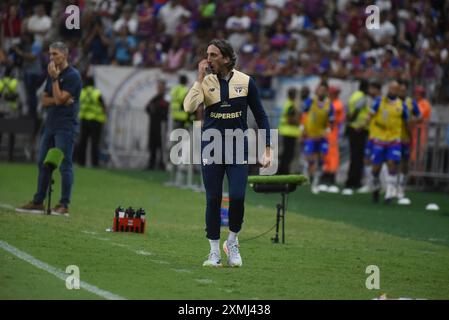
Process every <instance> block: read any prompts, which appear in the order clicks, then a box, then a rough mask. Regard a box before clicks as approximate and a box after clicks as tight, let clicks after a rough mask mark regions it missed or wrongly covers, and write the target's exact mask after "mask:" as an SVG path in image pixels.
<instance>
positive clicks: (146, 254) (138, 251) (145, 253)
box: [134, 250, 152, 256]
mask: <svg viewBox="0 0 449 320" xmlns="http://www.w3.org/2000/svg"><path fill="white" fill-rule="evenodd" d="M134 252H135V253H137V254H140V255H142V256H151V255H152V253H151V252H148V251H145V250H136V251H134Z"/></svg>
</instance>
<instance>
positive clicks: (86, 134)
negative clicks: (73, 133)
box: [78, 120, 103, 167]
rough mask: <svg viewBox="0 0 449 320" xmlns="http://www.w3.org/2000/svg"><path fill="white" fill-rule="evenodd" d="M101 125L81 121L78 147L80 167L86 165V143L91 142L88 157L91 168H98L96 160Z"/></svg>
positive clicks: (90, 121) (98, 152) (98, 153)
mask: <svg viewBox="0 0 449 320" xmlns="http://www.w3.org/2000/svg"><path fill="white" fill-rule="evenodd" d="M102 130H103V124H102V123H101V122H98V121H93V120H82V121H81V137H80V143H79V147H78V162H79V164H80V165H82V166H85V165H86V152H87V143H88V142H89V140H90V141H91V149H90V151H91V152H90V156H91V160H92V166H94V167H98V159H99V156H100V138H101V131H102Z"/></svg>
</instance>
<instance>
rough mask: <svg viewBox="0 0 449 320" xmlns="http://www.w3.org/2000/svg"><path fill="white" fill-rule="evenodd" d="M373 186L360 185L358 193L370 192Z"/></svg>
mask: <svg viewBox="0 0 449 320" xmlns="http://www.w3.org/2000/svg"><path fill="white" fill-rule="evenodd" d="M371 191H372V190H371V187H370V186H369V185H364V186H363V187H360V188H358V189H357V193H370V192H371Z"/></svg>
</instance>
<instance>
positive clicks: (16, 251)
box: [0, 240, 126, 300]
mask: <svg viewBox="0 0 449 320" xmlns="http://www.w3.org/2000/svg"><path fill="white" fill-rule="evenodd" d="M0 247H1V248H2V249H4V250H6V251H8V252H9V253H11V254H13V255H15V256H16V257H17V258H20V259H22V260H24V261H26V262H28V263H29V264H32V265H33V266H35V267H37V268H39V269H42V270H44V271H47V272H48V273H51V274H52V275H54V276H55V277H57V278H59V279H61V280H62V281H66V279H67V276H68V275H67V274H66V273H65V272H63V271H61V270H58V269H56V268H55V267H52V266H50V265H48V264H46V263H45V262H42V261H40V260H38V259H36V258H35V257H33V256H31V255H29V254H28V253H25V252H23V251H20V250H19V249H17V248H16V247H13V246H11V245H10V244H8V243H7V242H5V241H2V240H0ZM80 287H81V288H83V289H84V290H87V291H89V292H91V293H93V294H96V295H97V296H100V297H102V298H105V299H107V300H126V299H125V298H123V297H121V296H118V295H116V294H113V293H111V292H109V291H106V290H102V289H100V288H98V287H96V286H93V285H91V284H88V283H87V282H84V281H80Z"/></svg>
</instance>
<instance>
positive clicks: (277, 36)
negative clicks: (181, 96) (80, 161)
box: [0, 0, 449, 112]
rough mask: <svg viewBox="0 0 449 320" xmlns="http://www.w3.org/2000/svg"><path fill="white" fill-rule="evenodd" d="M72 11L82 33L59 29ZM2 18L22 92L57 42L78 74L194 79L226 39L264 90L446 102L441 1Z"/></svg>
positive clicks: (137, 5)
mask: <svg viewBox="0 0 449 320" xmlns="http://www.w3.org/2000/svg"><path fill="white" fill-rule="evenodd" d="M371 4H375V5H377V6H378V7H379V9H380V28H379V29H372V30H368V29H367V28H366V26H365V22H366V19H367V17H368V14H367V13H366V12H365V9H366V7H367V6H368V5H371ZM69 5H77V6H79V8H80V12H81V28H80V29H71V30H69V29H67V28H66V27H65V22H66V18H67V17H68V14H67V13H65V9H66V7H67V6H69ZM0 10H1V17H2V18H1V44H2V45H1V49H2V50H1V51H0V63H1V64H2V65H3V66H5V65H14V64H15V65H17V66H20V67H22V69H23V73H24V79H25V81H27V88H28V89H29V91H33V90H35V88H36V86H37V85H38V84H39V81H40V80H41V79H42V78H43V73H44V71H45V68H42V67H41V66H39V63H38V62H42V64H43V65H46V63H47V62H48V57H47V56H46V51H47V50H46V49H45V48H46V47H47V45H48V44H49V43H50V42H51V41H52V40H55V39H58V40H61V39H62V40H64V41H67V42H68V43H69V44H70V52H71V62H72V63H73V64H74V65H75V66H76V67H77V68H79V70H81V71H82V72H86V71H87V70H88V66H89V65H90V64H116V65H128V66H139V67H161V68H163V69H164V70H165V71H168V72H176V71H178V70H180V69H195V68H196V65H197V62H198V59H199V57H200V56H201V54H200V53H202V52H204V49H205V46H206V45H207V43H208V42H209V41H210V40H211V39H213V38H227V39H228V40H229V41H230V42H231V44H232V45H233V47H234V49H235V50H236V51H237V52H238V54H239V57H238V68H239V69H240V70H242V71H243V72H245V73H248V74H250V75H252V76H254V77H256V78H257V81H258V83H259V85H262V86H268V87H269V85H270V80H271V77H273V76H293V75H316V74H321V75H323V74H324V75H327V76H331V77H338V78H345V79H348V78H350V79H354V78H356V79H370V80H373V79H374V80H379V81H382V82H386V81H388V80H390V79H400V80H406V81H408V82H411V83H410V84H412V85H415V84H421V85H424V86H425V88H426V91H427V92H428V96H429V97H431V99H434V98H439V99H443V100H445V99H449V81H448V80H449V79H448V77H449V19H447V17H448V14H449V1H447V0H446V1H422V0H408V1H407V0H377V1H361V0H359V1H357V0H335V1H324V0H265V1H257V0H231V1H214V0H192V1H186V0H154V1H149V0H145V1H142V0H134V1H119V0H91V1H89V0H64V1H55V2H54V1H17V0H9V1H2V4H1V8H0ZM21 48H23V49H21ZM17 49H19V50H17ZM27 54H32V55H33V56H34V57H35V59H30V56H27ZM22 61H23V62H22ZM30 65H32V68H30ZM28 95H31V96H32V97H33V94H32V92H29V93H28ZM33 98H34V97H33ZM33 98H32V99H31V100H32V102H31V103H32V104H34V102H33V101H34V100H33ZM30 109H31V110H34V105H33V106H32V107H31V108H30ZM31 112H33V111H31Z"/></svg>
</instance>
